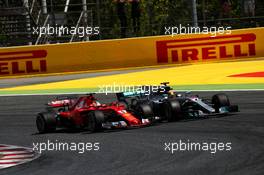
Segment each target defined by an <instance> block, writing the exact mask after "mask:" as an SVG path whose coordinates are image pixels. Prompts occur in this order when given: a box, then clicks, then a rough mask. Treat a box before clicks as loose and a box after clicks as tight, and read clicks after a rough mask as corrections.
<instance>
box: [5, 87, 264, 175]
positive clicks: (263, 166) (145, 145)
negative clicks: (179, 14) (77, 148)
mask: <svg viewBox="0 0 264 175" xmlns="http://www.w3.org/2000/svg"><path fill="white" fill-rule="evenodd" d="M214 93H216V92H198V94H199V95H201V96H205V97H210V96H211V95H212V94H214ZM226 93H227V94H228V95H229V96H230V99H231V101H232V102H233V103H234V104H238V105H239V107H240V110H241V112H240V113H238V114H236V115H232V116H225V117H220V118H211V119H204V120H191V121H179V122H174V123H162V124H159V125H156V126H151V127H147V128H141V129H131V130H116V131H105V132H100V133H89V132H87V131H82V132H70V131H67V130H66V131H65V130H60V131H58V132H56V133H52V134H42V135H39V134H36V132H37V130H36V127H35V114H36V113H37V112H40V111H41V110H42V109H43V107H44V106H43V104H44V103H46V102H47V101H48V100H49V99H51V98H53V97H54V96H20V97H0V103H1V105H0V142H1V144H11V145H20V146H27V147H32V143H33V142H34V143H36V142H47V140H51V141H55V140H59V141H61V142H69V143H70V142H77V143H78V142H100V150H99V151H97V152H96V151H91V152H86V153H84V154H79V153H76V152H67V151H64V152H63V151H61V152H52V151H51V152H45V153H43V154H42V156H41V157H40V158H39V159H37V160H35V161H33V162H30V163H27V164H23V165H19V166H16V167H13V168H9V169H4V170H0V174H1V175H31V174H32V175H47V174H49V175H72V174H76V175H79V174H80V175H82V174H83V175H84V174H85V175H87V174H96V175H97V174H98V175H101V174H102V175H105V174H117V175H118V174H120V175H124V174H137V175H138V174H144V175H146V174H173V175H174V174H182V175H184V174H203V175H205V174H214V175H218V174H219V175H222V174H232V175H244V174H245V175H248V174H250V175H262V174H264V163H263V162H264V156H263V155H264V146H263V145H264V92H263V91H255V92H253V91H252V92H243V91H241V92H226ZM98 98H99V99H103V101H104V102H109V101H111V100H113V99H114V98H113V96H107V97H103V96H102V95H99V96H98ZM180 139H181V140H187V139H189V140H190V141H192V142H209V143H210V142H232V149H231V151H219V152H217V153H215V154H211V153H210V152H206V151H189V152H188V151H186V152H175V153H174V154H171V153H169V152H166V151H164V142H178V141H179V140H180Z"/></svg>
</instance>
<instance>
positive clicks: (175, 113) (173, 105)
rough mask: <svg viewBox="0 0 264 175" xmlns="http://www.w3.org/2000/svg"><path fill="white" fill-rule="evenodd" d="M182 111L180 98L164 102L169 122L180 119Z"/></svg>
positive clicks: (165, 113)
mask: <svg viewBox="0 0 264 175" xmlns="http://www.w3.org/2000/svg"><path fill="white" fill-rule="evenodd" d="M181 113H182V111H181V104H180V102H179V101H178V100H169V101H167V102H165V103H164V115H165V118H166V119H167V120H168V122H173V121H176V120H179V119H180V118H181Z"/></svg>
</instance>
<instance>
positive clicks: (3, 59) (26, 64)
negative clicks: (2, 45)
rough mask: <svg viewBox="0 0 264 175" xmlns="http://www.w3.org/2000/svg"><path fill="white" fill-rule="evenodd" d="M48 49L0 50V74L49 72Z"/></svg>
mask: <svg viewBox="0 0 264 175" xmlns="http://www.w3.org/2000/svg"><path fill="white" fill-rule="evenodd" d="M46 57H47V51H46V50H31V51H20V52H0V75H17V74H32V73H41V72H47V61H46Z"/></svg>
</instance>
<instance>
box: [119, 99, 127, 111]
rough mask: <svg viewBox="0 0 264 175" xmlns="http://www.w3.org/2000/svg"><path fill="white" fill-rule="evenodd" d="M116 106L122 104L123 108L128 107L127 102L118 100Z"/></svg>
mask: <svg viewBox="0 0 264 175" xmlns="http://www.w3.org/2000/svg"><path fill="white" fill-rule="evenodd" d="M117 104H118V106H124V108H125V109H126V110H127V109H128V104H127V102H125V101H119V102H118V103H117Z"/></svg>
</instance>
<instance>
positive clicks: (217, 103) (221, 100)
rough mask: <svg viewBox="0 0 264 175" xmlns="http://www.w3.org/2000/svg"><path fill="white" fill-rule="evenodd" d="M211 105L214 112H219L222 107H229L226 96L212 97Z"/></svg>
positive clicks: (217, 95)
mask: <svg viewBox="0 0 264 175" xmlns="http://www.w3.org/2000/svg"><path fill="white" fill-rule="evenodd" d="M212 104H213V107H214V108H215V110H216V112H219V108H221V107H224V106H227V107H229V106H230V101H229V98H228V96H227V95H226V94H216V95H214V96H213V97H212Z"/></svg>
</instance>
